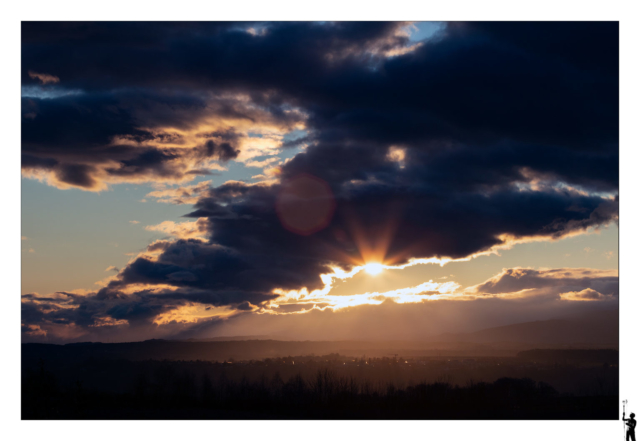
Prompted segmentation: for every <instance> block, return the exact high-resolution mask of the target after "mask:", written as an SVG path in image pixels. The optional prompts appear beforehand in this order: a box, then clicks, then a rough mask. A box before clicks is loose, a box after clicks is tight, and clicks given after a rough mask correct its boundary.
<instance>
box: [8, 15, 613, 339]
mask: <svg viewBox="0 0 640 441" xmlns="http://www.w3.org/2000/svg"><path fill="white" fill-rule="evenodd" d="M21 55H22V58H21V63H22V88H21V92H22V109H21V111H22V120H21V121H22V128H21V129H22V232H21V234H22V241H21V244H22V250H21V251H22V252H21V259H22V338H23V341H48V342H71V341H133V340H142V339H148V338H189V337H194V338H202V337H213V336H224V335H270V336H273V337H274V338H287V339H350V338H386V339H404V338H408V339H418V338H422V337H425V336H431V335H437V334H440V333H445V332H468V331H473V330H477V329H481V328H486V327H492V326H499V325H505V324H511V323H518V322H522V321H528V320H541V319H548V318H555V317H562V316H566V315H570V314H577V313H581V312H585V311H592V310H598V309H608V310H610V309H615V308H617V306H618V156H619V155H618V24H617V23H614V22H608V23H605V22H601V23H586V22H573V23H562V22H553V23H523V22H503V23H481V22H475V23H435V22H422V23H400V22H393V23H382V22H381V23H367V22H338V23H329V22H284V23H271V22H270V23H231V22H224V23H182V22H181V23H159V22H156V23H154V22H146V23H135V22H123V23H106V22H103V23H82V22H75V23H46V22H38V23H36V22H31V23H29V22H25V23H23V24H22V54H21Z"/></svg>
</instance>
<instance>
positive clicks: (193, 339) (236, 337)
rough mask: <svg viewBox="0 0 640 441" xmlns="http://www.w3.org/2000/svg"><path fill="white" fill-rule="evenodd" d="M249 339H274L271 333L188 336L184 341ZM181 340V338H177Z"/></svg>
mask: <svg viewBox="0 0 640 441" xmlns="http://www.w3.org/2000/svg"><path fill="white" fill-rule="evenodd" d="M248 340H273V337H271V336H269V335H235V336H231V337H229V336H227V337H210V338H188V339H186V340H184V341H248ZM176 341H180V340H176Z"/></svg>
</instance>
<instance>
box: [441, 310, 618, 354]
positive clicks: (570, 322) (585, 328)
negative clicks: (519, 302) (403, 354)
mask: <svg viewBox="0 0 640 441" xmlns="http://www.w3.org/2000/svg"><path fill="white" fill-rule="evenodd" d="M439 338H440V339H441V340H442V341H449V342H468V343H500V342H509V343H523V344H525V343H526V344H541V345H548V344H562V345H571V344H577V345H580V344H589V345H600V346H607V347H611V348H617V347H618V338H619V318H618V311H617V310H614V311H602V312H598V313H593V314H585V315H580V316H573V317H571V316H570V317H565V318H560V319H552V320H538V321H532V322H525V323H517V324H513V325H506V326H498V327H495V328H487V329H482V330H480V331H476V332H470V333H461V334H452V333H448V334H441V335H440V336H439Z"/></svg>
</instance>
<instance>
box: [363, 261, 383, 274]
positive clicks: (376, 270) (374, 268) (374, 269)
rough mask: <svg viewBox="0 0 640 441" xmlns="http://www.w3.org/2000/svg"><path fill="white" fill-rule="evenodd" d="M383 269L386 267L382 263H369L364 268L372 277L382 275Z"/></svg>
mask: <svg viewBox="0 0 640 441" xmlns="http://www.w3.org/2000/svg"><path fill="white" fill-rule="evenodd" d="M383 269H384V266H383V265H382V264H381V263H367V264H366V265H365V266H364V270H365V271H366V272H367V273H369V274H371V275H372V276H375V275H378V274H380V273H381V272H382V270H383Z"/></svg>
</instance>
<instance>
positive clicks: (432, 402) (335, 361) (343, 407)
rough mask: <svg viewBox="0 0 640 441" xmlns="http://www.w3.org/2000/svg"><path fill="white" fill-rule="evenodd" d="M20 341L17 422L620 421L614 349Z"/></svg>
mask: <svg viewBox="0 0 640 441" xmlns="http://www.w3.org/2000/svg"><path fill="white" fill-rule="evenodd" d="M26 346H27V348H26V349H25V346H23V357H22V418H23V419H617V418H618V369H617V351H606V350H605V351H589V350H586V351H584V350H583V351H566V350H565V351H525V352H522V353H520V354H518V355H517V356H515V357H475V358H469V357H407V358H402V357H396V356H394V357H378V358H366V357H353V356H350V357H345V356H341V355H339V354H330V355H326V356H297V357H277V358H267V359H263V360H244V361H234V360H226V361H223V362H217V361H216V362H212V361H200V360H189V361H177V360H157V359H156V360H153V359H149V360H127V359H125V358H121V357H119V356H118V354H112V356H111V357H107V356H101V357H96V356H95V353H86V351H85V352H77V351H76V353H75V355H74V357H73V358H69V357H62V356H61V354H64V355H68V354H66V353H65V352H64V350H63V348H64V347H62V346H57V347H56V346H54V345H46V346H44V345H36V346H30V345H26ZM81 353H84V354H85V355H84V356H81V355H80V354H81Z"/></svg>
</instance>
